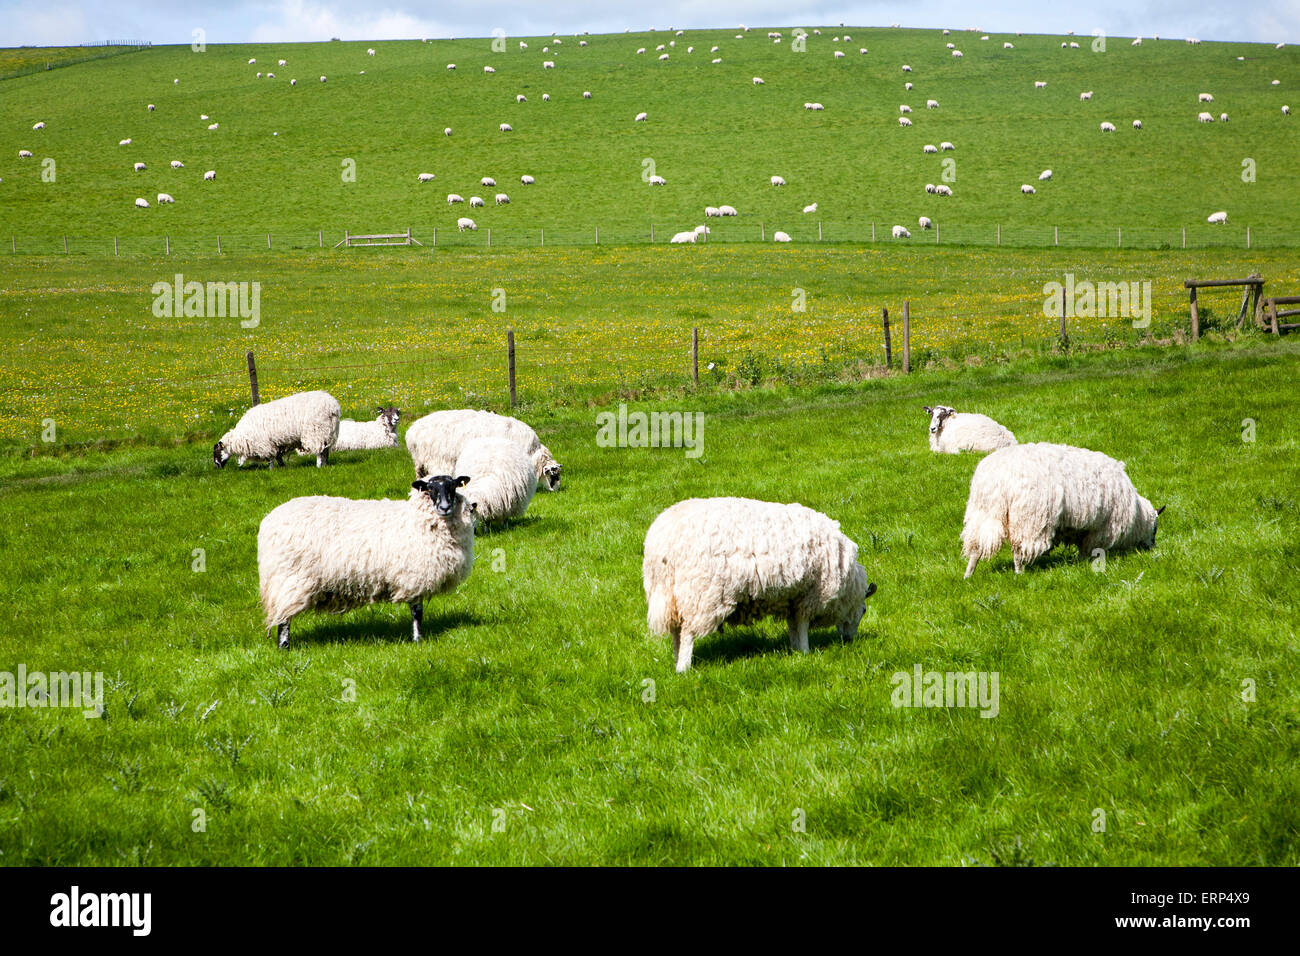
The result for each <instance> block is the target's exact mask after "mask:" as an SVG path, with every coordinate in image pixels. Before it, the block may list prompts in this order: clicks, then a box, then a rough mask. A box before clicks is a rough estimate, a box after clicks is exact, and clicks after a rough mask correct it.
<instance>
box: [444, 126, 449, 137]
mask: <svg viewBox="0 0 1300 956" xmlns="http://www.w3.org/2000/svg"><path fill="white" fill-rule="evenodd" d="M442 135H443V136H450V135H451V127H450V126H447V127H444V128H443V131H442Z"/></svg>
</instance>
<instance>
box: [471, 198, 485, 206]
mask: <svg viewBox="0 0 1300 956" xmlns="http://www.w3.org/2000/svg"><path fill="white" fill-rule="evenodd" d="M469 205H470V208H471V209H477V208H479V207H481V206H482V205H484V203H483V197H482V196H470V197H469Z"/></svg>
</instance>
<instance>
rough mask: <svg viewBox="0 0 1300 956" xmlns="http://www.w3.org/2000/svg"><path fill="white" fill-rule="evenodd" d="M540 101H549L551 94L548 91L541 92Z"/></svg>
mask: <svg viewBox="0 0 1300 956" xmlns="http://www.w3.org/2000/svg"><path fill="white" fill-rule="evenodd" d="M542 102H543V103H549V102H551V94H550V93H543V94H542Z"/></svg>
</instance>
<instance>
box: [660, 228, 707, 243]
mask: <svg viewBox="0 0 1300 956" xmlns="http://www.w3.org/2000/svg"><path fill="white" fill-rule="evenodd" d="M698 238H699V236H698V234H697V233H696V232H695V231H694V230H692V231H690V232H676V233H673V237H672V238H671V239H669V240H668V242H669V243H670V244H677V243H687V242H690V243H694V242H695V240H696V239H698Z"/></svg>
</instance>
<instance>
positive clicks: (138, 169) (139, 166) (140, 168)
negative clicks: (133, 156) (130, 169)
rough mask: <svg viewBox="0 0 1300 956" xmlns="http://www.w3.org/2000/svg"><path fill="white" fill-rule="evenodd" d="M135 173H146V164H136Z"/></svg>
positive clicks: (25, 151)
mask: <svg viewBox="0 0 1300 956" xmlns="http://www.w3.org/2000/svg"><path fill="white" fill-rule="evenodd" d="M23 153H27V150H23ZM18 155H19V156H21V155H22V153H19V154H18ZM27 155H28V156H30V155H31V153H27ZM135 171H136V172H137V173H142V172H144V171H145V165H144V163H136V164H135Z"/></svg>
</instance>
